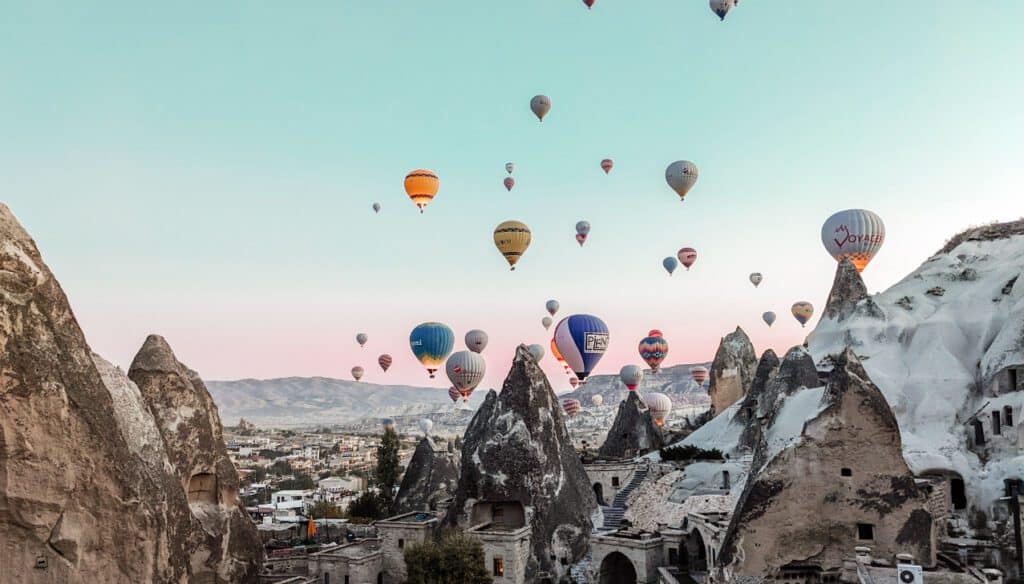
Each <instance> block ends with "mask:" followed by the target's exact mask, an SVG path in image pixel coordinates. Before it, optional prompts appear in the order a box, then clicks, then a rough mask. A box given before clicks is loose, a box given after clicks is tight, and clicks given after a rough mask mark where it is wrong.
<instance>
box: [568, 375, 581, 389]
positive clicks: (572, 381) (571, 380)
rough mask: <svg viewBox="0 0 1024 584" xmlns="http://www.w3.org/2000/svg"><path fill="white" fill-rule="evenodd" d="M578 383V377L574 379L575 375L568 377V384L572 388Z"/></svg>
mask: <svg viewBox="0 0 1024 584" xmlns="http://www.w3.org/2000/svg"><path fill="white" fill-rule="evenodd" d="M579 384H580V380H579V379H576V378H575V377H570V378H569V385H571V386H572V388H573V389H576V386H577V385H579Z"/></svg>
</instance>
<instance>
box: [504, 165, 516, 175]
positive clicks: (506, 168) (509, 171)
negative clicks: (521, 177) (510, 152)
mask: <svg viewBox="0 0 1024 584" xmlns="http://www.w3.org/2000/svg"><path fill="white" fill-rule="evenodd" d="M515 169H516V165H515V164H512V163H511V162H506V163H505V172H507V173H509V174H512V171H513V170H515Z"/></svg>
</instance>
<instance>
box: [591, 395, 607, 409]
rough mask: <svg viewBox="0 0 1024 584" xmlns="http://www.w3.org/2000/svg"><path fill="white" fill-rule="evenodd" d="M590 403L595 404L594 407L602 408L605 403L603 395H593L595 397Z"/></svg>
mask: <svg viewBox="0 0 1024 584" xmlns="http://www.w3.org/2000/svg"><path fill="white" fill-rule="evenodd" d="M590 403H592V404H594V405H595V406H597V407H601V404H603V403H604V396H602V395H601V394H599V393H597V394H594V395H593V396H591V398H590Z"/></svg>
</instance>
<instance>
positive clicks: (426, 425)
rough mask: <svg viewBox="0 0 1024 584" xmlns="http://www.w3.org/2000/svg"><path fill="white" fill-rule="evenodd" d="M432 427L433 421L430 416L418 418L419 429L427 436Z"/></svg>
mask: <svg viewBox="0 0 1024 584" xmlns="http://www.w3.org/2000/svg"><path fill="white" fill-rule="evenodd" d="M433 429H434V422H433V420H431V419H430V418H423V419H421V420H420V431H421V432H423V434H424V435H426V436H429V435H430V431H431V430H433Z"/></svg>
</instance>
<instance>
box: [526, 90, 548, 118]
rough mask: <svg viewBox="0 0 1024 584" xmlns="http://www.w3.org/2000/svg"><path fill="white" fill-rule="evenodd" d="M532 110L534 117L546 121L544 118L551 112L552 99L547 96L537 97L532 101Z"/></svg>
mask: <svg viewBox="0 0 1024 584" xmlns="http://www.w3.org/2000/svg"><path fill="white" fill-rule="evenodd" d="M530 110H531V111H532V112H533V115H535V116H537V119H538V120H540V121H542V122H543V121H544V116H546V115H548V112H549V111H551V98H550V97H548V96H546V95H535V96H533V99H531V100H530Z"/></svg>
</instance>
